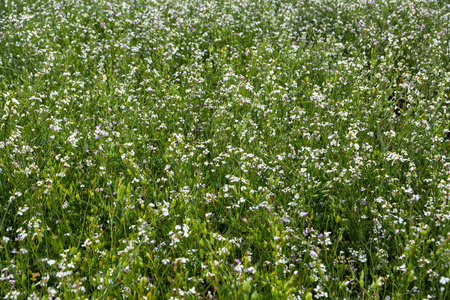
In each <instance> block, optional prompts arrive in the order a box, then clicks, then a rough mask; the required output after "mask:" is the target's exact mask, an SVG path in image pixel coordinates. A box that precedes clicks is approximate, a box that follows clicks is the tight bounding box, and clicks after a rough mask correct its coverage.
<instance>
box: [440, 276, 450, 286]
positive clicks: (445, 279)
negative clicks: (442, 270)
mask: <svg viewBox="0 0 450 300" xmlns="http://www.w3.org/2000/svg"><path fill="white" fill-rule="evenodd" d="M449 281H450V279H449V278H447V277H444V276H442V277H441V279H439V283H440V284H443V285H444V284H447V283H448V282H449Z"/></svg>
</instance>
